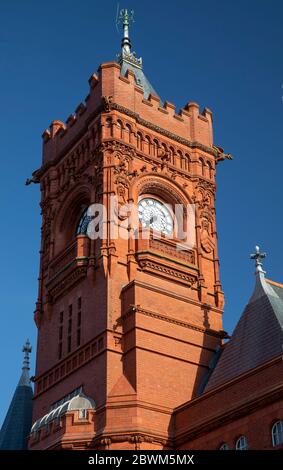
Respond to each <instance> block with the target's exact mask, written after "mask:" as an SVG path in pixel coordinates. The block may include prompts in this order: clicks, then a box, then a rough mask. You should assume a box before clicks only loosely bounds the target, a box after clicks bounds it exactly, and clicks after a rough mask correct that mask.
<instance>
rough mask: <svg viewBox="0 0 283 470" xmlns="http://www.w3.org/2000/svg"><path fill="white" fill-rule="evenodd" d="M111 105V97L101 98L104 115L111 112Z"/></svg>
mask: <svg viewBox="0 0 283 470" xmlns="http://www.w3.org/2000/svg"><path fill="white" fill-rule="evenodd" d="M112 103H113V96H111V95H110V96H106V95H104V96H102V105H103V108H104V111H105V112H106V113H109V111H111V109H112Z"/></svg>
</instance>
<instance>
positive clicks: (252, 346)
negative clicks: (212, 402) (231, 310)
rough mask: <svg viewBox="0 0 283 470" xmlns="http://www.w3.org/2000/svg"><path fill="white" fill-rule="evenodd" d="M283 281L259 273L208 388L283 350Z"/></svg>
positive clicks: (206, 389) (251, 367)
mask: <svg viewBox="0 0 283 470" xmlns="http://www.w3.org/2000/svg"><path fill="white" fill-rule="evenodd" d="M282 348H283V285H282V284H279V283H275V282H273V281H269V280H268V279H265V276H264V272H263V271H262V270H259V271H258V272H257V273H256V284H255V289H254V292H253V294H252V296H251V298H250V300H249V302H248V304H247V305H246V307H245V309H244V311H243V313H242V315H241V317H240V320H239V321H238V324H237V325H236V328H235V330H234V332H233V334H232V337H231V340H230V341H229V342H228V343H227V344H226V345H225V347H224V350H223V352H222V355H221V356H220V359H219V361H218V362H217V365H216V367H215V369H214V371H213V372H212V375H211V377H210V379H209V381H208V384H207V386H206V388H205V391H208V390H211V389H212V388H214V387H216V386H218V385H221V384H223V383H224V382H227V381H229V380H231V379H234V378H236V377H237V376H239V375H240V374H242V373H244V372H247V371H248V370H251V369H253V368H255V367H257V366H259V365H260V364H263V363H264V362H266V361H268V360H270V359H272V358H273V357H276V356H277V355H279V354H282V352H283V349H282Z"/></svg>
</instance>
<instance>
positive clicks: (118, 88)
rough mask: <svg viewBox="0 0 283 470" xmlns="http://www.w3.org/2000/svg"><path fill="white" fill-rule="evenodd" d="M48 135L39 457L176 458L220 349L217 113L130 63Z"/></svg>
mask: <svg viewBox="0 0 283 470" xmlns="http://www.w3.org/2000/svg"><path fill="white" fill-rule="evenodd" d="M131 19H132V13H130V12H128V11H127V10H122V11H121V13H120V21H121V23H122V25H123V33H124V34H123V39H122V50H121V54H120V55H119V58H118V61H117V62H107V63H103V64H101V65H100V67H99V69H98V74H97V75H96V74H93V75H92V76H91V77H90V79H89V87H90V88H89V94H88V95H87V97H86V98H85V100H84V102H82V103H80V104H79V106H78V107H77V108H76V110H75V112H74V113H73V114H71V115H70V116H69V117H68V118H67V120H66V122H65V123H64V122H61V121H58V120H56V121H53V122H52V123H51V125H50V128H49V129H47V130H46V131H45V132H44V133H43V161H42V166H41V167H40V168H39V169H38V170H36V171H35V172H34V173H33V177H32V179H31V180H30V181H29V182H35V183H39V184H40V189H41V209H42V242H41V250H40V275H39V289H38V299H37V303H36V310H35V322H36V325H37V328H38V344H37V359H36V374H35V377H34V382H35V396H34V405H33V427H32V431H31V435H30V439H29V447H30V449H59V448H61V449H62V448H63V449H86V448H94V449H167V448H172V433H173V428H174V420H173V419H172V412H173V409H174V408H176V407H178V406H179V405H181V404H183V403H184V402H187V401H188V400H190V399H191V398H194V397H196V396H197V395H198V394H199V393H200V392H201V390H202V387H203V385H204V383H205V380H206V378H207V376H208V374H209V370H210V364H211V361H212V360H213V358H214V357H215V355H216V354H217V349H218V348H219V346H220V345H221V344H222V341H223V338H224V336H225V333H224V332H223V331H222V311H223V304H224V299H223V292H222V289H221V284H220V279H219V260H218V253H217V234H216V222H215V208H214V202H215V169H216V163H217V162H218V161H220V160H223V159H225V158H229V155H226V154H224V152H223V150H222V149H221V148H220V147H216V146H215V145H214V144H213V134H212V113H211V111H210V110H209V109H208V108H205V109H204V110H203V111H202V112H201V111H200V109H199V106H198V105H197V104H196V103H194V102H190V103H188V104H186V105H185V106H184V107H183V108H182V109H181V110H180V111H176V109H175V106H174V104H172V103H169V102H168V101H165V102H163V101H161V99H160V97H159V96H158V94H157V92H156V91H155V90H154V89H153V87H152V85H151V84H150V82H149V81H148V79H147V78H146V76H145V74H144V71H143V66H142V60H141V59H140V58H137V57H136V56H135V54H134V53H132V52H131V42H130V39H129V24H130V22H131Z"/></svg>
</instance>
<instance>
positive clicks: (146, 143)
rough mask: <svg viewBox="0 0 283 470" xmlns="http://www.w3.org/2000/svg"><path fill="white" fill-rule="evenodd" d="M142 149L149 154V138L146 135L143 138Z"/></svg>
mask: <svg viewBox="0 0 283 470" xmlns="http://www.w3.org/2000/svg"><path fill="white" fill-rule="evenodd" d="M143 151H144V152H145V153H148V154H149V155H150V138H149V137H148V135H146V136H145V139H144V144H143Z"/></svg>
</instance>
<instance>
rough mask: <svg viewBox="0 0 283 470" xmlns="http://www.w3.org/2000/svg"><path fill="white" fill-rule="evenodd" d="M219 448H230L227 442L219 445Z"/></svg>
mask: <svg viewBox="0 0 283 470" xmlns="http://www.w3.org/2000/svg"><path fill="white" fill-rule="evenodd" d="M219 450H229V446H228V444H226V442H224V444H221V446H220V447H219Z"/></svg>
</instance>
